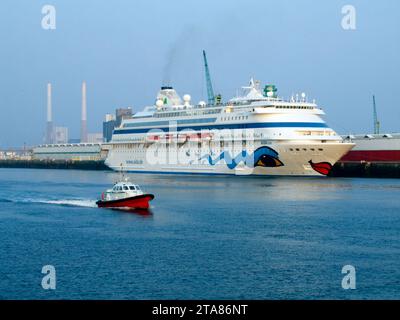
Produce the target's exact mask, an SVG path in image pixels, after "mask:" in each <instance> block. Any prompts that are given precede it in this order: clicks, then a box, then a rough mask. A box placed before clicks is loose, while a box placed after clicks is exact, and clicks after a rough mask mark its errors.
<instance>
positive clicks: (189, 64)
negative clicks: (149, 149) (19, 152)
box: [0, 0, 400, 147]
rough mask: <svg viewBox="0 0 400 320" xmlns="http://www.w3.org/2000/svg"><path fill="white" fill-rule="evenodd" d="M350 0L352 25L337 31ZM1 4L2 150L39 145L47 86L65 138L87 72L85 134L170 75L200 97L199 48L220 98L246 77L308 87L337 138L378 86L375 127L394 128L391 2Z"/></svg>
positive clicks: (397, 8)
mask: <svg viewBox="0 0 400 320" xmlns="http://www.w3.org/2000/svg"><path fill="white" fill-rule="evenodd" d="M45 4H51V5H54V6H55V8H56V30H44V29H42V27H41V20H42V17H43V15H42V13H41V9H42V6H43V5H45ZM346 4H351V5H353V6H354V7H355V8H356V13H357V20H356V23H357V24H356V30H344V29H343V28H342V27H341V19H342V13H341V9H342V7H343V6H344V5H346ZM0 10H1V11H0V13H1V19H0V39H1V45H0V108H1V114H2V117H1V120H0V121H1V126H0V147H8V146H20V145H22V144H23V143H24V142H26V143H27V144H28V145H31V144H37V143H41V142H42V137H43V133H44V130H45V120H46V83H47V82H51V83H52V84H53V115H54V122H55V123H56V124H57V125H63V126H68V127H69V128H70V136H71V137H79V127H80V100H81V93H80V87H81V83H82V81H83V80H85V81H86V82H87V88H88V127H89V131H90V132H100V131H101V123H102V121H103V118H104V115H105V114H106V113H112V112H114V109H115V108H117V107H124V106H133V108H134V110H135V111H136V110H139V109H141V108H142V106H144V105H147V104H151V103H153V101H154V98H155V95H156V93H157V90H158V89H159V87H160V85H162V83H163V81H165V79H166V78H168V79H169V82H170V84H171V85H173V86H174V87H175V88H176V89H177V91H178V92H179V93H180V94H182V95H183V94H184V93H190V94H191V95H192V97H193V100H194V101H196V102H197V101H199V100H201V99H206V88H205V81H204V70H203V65H202V55H201V50H202V49H205V50H206V51H207V55H208V59H209V65H210V68H211V76H212V79H213V84H214V89H215V91H216V92H220V93H221V94H222V95H223V97H224V98H225V99H228V98H230V97H232V96H233V95H235V93H236V90H237V88H239V87H240V86H242V85H245V84H246V83H247V82H248V80H249V78H250V77H251V76H254V77H255V78H257V79H259V80H261V82H262V83H274V84H276V85H277V87H278V90H279V94H280V95H281V96H284V97H288V96H290V95H291V94H292V93H296V92H306V93H307V95H308V97H310V99H313V98H315V99H316V100H317V103H319V104H320V105H321V107H323V108H324V110H325V111H326V113H327V116H326V120H327V122H328V124H330V125H331V126H332V127H333V128H334V129H335V130H337V131H338V132H340V133H343V134H344V133H365V132H371V131H372V129H373V127H372V94H375V95H376V99H377V104H378V112H379V117H380V120H381V127H382V130H383V131H387V132H395V131H397V132H398V131H400V128H399V120H400V103H399V102H398V99H397V92H398V88H399V85H400V81H399V71H400V55H399V52H400V42H399V39H400V2H399V1H396V0H392V1H390V0H384V1H379V2H378V1H374V2H372V1H354V0H348V1H336V0H331V1H311V0H296V1H295V0H291V1H269V0H259V1H254V0H253V1H215V0H214V1H209V0H202V1H191V0H186V1H174V0H170V1H161V0H160V1H154V0H150V1H149V0H147V1H128V0H113V1H101V0H97V1H95V0H92V1H91V0H85V1H78V0H47V1H30V0H12V1H11V0H5V1H4V0H3V1H2V4H1V8H0ZM167 70H170V72H169V74H168V75H166V72H167Z"/></svg>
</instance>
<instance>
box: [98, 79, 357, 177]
mask: <svg viewBox="0 0 400 320" xmlns="http://www.w3.org/2000/svg"><path fill="white" fill-rule="evenodd" d="M241 91H242V92H241V94H238V95H237V96H236V97H234V98H232V99H231V100H229V101H227V102H226V103H222V101H221V99H217V101H216V103H213V104H210V103H205V102H204V101H200V102H199V103H198V104H192V103H191V97H190V96H189V95H187V94H186V95H184V96H183V99H182V98H181V97H180V96H179V95H178V94H177V92H176V91H175V90H174V89H173V88H172V87H169V86H165V87H162V88H161V90H160V91H159V93H158V95H157V97H156V99H155V103H154V104H153V105H150V106H147V107H145V108H144V109H143V111H140V112H137V113H136V114H134V115H133V116H132V117H131V118H129V119H124V120H123V121H122V123H121V125H120V126H119V127H118V128H115V129H114V132H113V135H112V140H111V142H110V145H109V146H108V147H109V151H108V155H107V158H106V161H105V163H106V165H107V166H109V167H110V168H111V169H113V170H117V171H126V172H146V173H182V174H183V173H186V174H224V175H265V176H279V175H283V176H292V175H294V176H326V175H328V174H329V172H330V170H331V168H332V166H333V164H334V163H335V162H336V161H338V160H339V159H340V158H341V157H342V156H343V155H345V154H346V153H347V152H348V151H349V150H350V149H351V148H353V146H354V144H353V143H351V142H344V141H343V139H342V138H341V137H340V136H339V135H338V134H337V133H336V132H335V131H334V130H333V129H331V128H330V127H329V126H328V125H327V124H326V123H325V121H324V119H323V115H324V111H323V110H322V109H321V108H319V107H318V106H317V104H316V103H315V101H313V102H308V101H307V99H306V96H305V94H304V93H303V94H301V95H296V96H294V97H291V98H289V99H286V100H285V99H282V98H280V97H278V95H277V89H276V87H275V86H274V85H266V86H265V87H264V88H262V87H261V85H260V82H259V81H255V80H253V79H251V80H250V83H249V85H248V86H245V87H242V89H241Z"/></svg>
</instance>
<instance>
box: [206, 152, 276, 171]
mask: <svg viewBox="0 0 400 320" xmlns="http://www.w3.org/2000/svg"><path fill="white" fill-rule="evenodd" d="M201 159H207V160H208V163H209V164H210V165H212V166H214V165H216V164H217V163H218V162H219V161H221V160H225V162H226V166H227V167H228V168H229V169H235V168H236V166H237V165H238V164H239V163H240V162H241V161H243V162H244V164H245V165H246V166H247V167H250V168H253V167H270V168H271V167H281V166H283V165H284V164H283V163H282V161H281V160H279V155H278V152H276V151H275V150H274V149H272V148H270V147H260V148H258V149H257V150H256V151H254V152H253V153H250V154H249V153H248V152H247V151H246V150H243V151H242V152H241V153H239V154H238V155H237V156H236V157H234V158H232V156H231V154H230V153H229V151H224V152H222V153H221V154H220V155H219V156H218V157H217V158H215V159H212V158H211V156H210V155H205V156H203V157H201V158H200V160H201Z"/></svg>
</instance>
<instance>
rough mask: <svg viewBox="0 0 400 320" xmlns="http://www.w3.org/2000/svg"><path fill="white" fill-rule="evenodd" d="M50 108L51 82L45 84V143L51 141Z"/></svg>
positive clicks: (51, 119)
mask: <svg viewBox="0 0 400 320" xmlns="http://www.w3.org/2000/svg"><path fill="white" fill-rule="evenodd" d="M52 116H53V115H52V109H51V83H48V84H47V123H46V143H49V144H50V143H53V142H54V139H53V136H54V135H53V118H52Z"/></svg>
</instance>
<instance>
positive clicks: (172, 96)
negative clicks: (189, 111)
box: [157, 86, 182, 106]
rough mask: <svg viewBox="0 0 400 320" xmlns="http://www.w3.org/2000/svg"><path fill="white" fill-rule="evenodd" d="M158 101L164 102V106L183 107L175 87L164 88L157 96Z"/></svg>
mask: <svg viewBox="0 0 400 320" xmlns="http://www.w3.org/2000/svg"><path fill="white" fill-rule="evenodd" d="M157 100H162V101H163V104H164V105H170V106H177V105H182V99H181V97H180V96H179V95H178V93H177V92H176V91H175V89H174V88H173V87H170V86H162V87H161V90H160V91H159V92H158V94H157Z"/></svg>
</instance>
